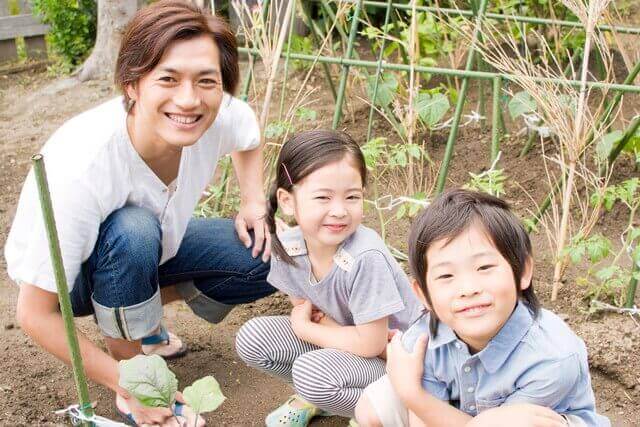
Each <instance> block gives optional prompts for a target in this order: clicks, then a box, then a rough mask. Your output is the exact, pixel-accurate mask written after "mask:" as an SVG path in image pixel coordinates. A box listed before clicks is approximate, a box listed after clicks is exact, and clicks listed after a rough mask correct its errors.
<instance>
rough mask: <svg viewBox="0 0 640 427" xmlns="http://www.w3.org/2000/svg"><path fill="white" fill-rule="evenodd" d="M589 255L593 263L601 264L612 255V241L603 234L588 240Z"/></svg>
mask: <svg viewBox="0 0 640 427" xmlns="http://www.w3.org/2000/svg"><path fill="white" fill-rule="evenodd" d="M586 246H587V254H588V255H589V261H591V262H592V263H594V264H595V263H596V262H600V261H601V260H603V259H604V258H606V257H607V256H608V255H609V253H611V241H610V240H609V239H607V238H606V237H604V236H603V235H602V234H596V235H595V236H592V237H590V238H589V240H587V242H586Z"/></svg>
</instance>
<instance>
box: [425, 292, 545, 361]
mask: <svg viewBox="0 0 640 427" xmlns="http://www.w3.org/2000/svg"><path fill="white" fill-rule="evenodd" d="M532 324H533V316H532V315H531V312H530V311H529V309H528V308H527V306H526V305H525V304H524V303H522V302H520V301H518V303H517V304H516V308H515V309H514V310H513V313H511V316H510V317H509V319H508V320H507V322H506V323H505V324H504V326H503V327H502V328H501V329H500V331H498V333H497V334H496V336H494V337H493V338H492V339H491V340H490V341H489V343H488V344H487V346H486V347H485V348H484V349H483V350H482V351H480V352H479V353H477V356H478V358H479V359H480V362H482V365H483V366H484V368H485V370H486V371H487V372H489V373H495V372H496V371H497V370H498V369H500V367H501V366H502V365H503V364H504V363H505V362H506V360H507V358H508V357H509V355H511V353H512V352H513V350H514V349H515V348H516V346H517V345H518V344H519V343H520V341H521V340H522V338H524V336H525V335H526V334H527V332H528V331H529V329H530V328H531V325H532ZM457 340H458V337H457V336H456V334H455V332H454V331H453V330H452V329H451V328H450V327H449V326H447V325H445V324H444V323H442V322H438V334H437V335H436V337H433V335H431V336H430V339H429V348H437V347H440V346H443V345H445V344H449V343H452V342H454V341H457ZM460 341H461V340H460ZM456 347H457V346H456Z"/></svg>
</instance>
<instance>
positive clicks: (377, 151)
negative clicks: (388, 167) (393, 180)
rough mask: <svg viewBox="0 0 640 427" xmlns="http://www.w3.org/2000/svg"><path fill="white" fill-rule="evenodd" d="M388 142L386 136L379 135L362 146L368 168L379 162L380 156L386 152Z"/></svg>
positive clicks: (370, 168)
mask: <svg viewBox="0 0 640 427" xmlns="http://www.w3.org/2000/svg"><path fill="white" fill-rule="evenodd" d="M386 143H387V139H386V138H384V137H378V138H373V139H372V140H370V141H369V142H367V143H366V144H364V145H363V146H362V147H361V149H362V154H363V155H364V160H365V163H366V165H367V169H368V170H373V169H374V166H376V164H377V163H378V161H379V159H380V156H381V155H382V153H384V149H385V146H386Z"/></svg>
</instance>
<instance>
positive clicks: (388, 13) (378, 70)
mask: <svg viewBox="0 0 640 427" xmlns="http://www.w3.org/2000/svg"><path fill="white" fill-rule="evenodd" d="M390 16H391V0H388V1H387V11H386V13H385V15H384V25H383V27H382V28H384V29H385V30H384V31H385V32H384V33H383V35H386V28H387V25H388V24H389V18H390ZM386 41H387V39H386V37H382V42H381V43H380V54H379V55H378V66H377V67H376V83H375V85H374V86H373V97H372V98H371V108H370V109H369V123H368V124H367V141H369V140H370V139H371V129H372V128H373V111H374V105H375V99H376V97H377V96H378V84H379V83H380V75H381V74H382V68H381V67H382V57H383V55H384V46H385V42H386Z"/></svg>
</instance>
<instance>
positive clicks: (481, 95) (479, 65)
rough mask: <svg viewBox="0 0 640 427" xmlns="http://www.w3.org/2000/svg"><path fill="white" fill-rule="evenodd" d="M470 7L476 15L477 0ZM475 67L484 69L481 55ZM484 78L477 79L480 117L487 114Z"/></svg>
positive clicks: (477, 57)
mask: <svg viewBox="0 0 640 427" xmlns="http://www.w3.org/2000/svg"><path fill="white" fill-rule="evenodd" d="M471 9H472V11H473V16H474V17H476V16H477V15H478V0H472V1H471ZM478 42H479V43H482V33H479V34H478ZM476 68H477V69H478V70H479V71H484V70H485V67H484V61H483V60H482V56H476ZM484 86H485V84H484V80H481V79H479V80H478V114H479V115H480V116H482V117H486V116H487V106H486V104H485V102H486V99H485V93H484V92H485V91H484V89H485V88H484ZM484 129H485V122H484V120H482V119H481V120H480V130H482V131H484Z"/></svg>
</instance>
